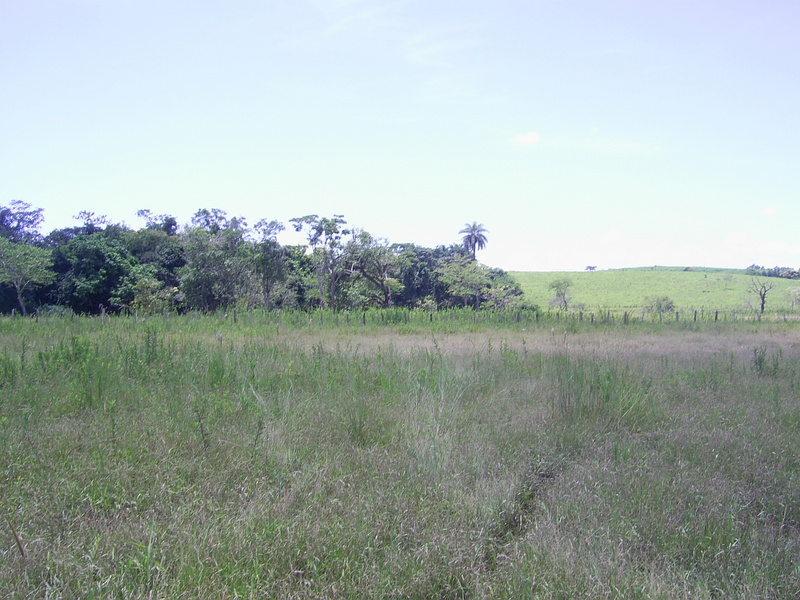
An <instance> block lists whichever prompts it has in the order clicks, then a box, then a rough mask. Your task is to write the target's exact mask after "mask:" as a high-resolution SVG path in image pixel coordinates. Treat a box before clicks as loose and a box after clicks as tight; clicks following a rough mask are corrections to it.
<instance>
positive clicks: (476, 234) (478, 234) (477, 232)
mask: <svg viewBox="0 0 800 600" xmlns="http://www.w3.org/2000/svg"><path fill="white" fill-rule="evenodd" d="M458 233H463V234H464V237H462V238H461V243H462V244H464V248H466V249H467V250H468V251H469V252H471V253H472V258H473V259H474V258H475V253H476V252H477V251H478V250H483V249H484V248H485V247H486V244H487V243H488V240H487V239H486V235H484V234H486V233H489V230H488V229H486V228H484V226H483V225H482V224H481V223H477V222H476V221H473V222H472V223H467V224H466V225H464V229H462V230H461V231H459V232H458Z"/></svg>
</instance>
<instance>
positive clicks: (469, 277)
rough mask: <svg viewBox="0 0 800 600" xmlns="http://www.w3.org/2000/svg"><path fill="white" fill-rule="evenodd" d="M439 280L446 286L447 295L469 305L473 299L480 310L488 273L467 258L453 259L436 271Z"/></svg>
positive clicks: (487, 283) (445, 262)
mask: <svg viewBox="0 0 800 600" xmlns="http://www.w3.org/2000/svg"><path fill="white" fill-rule="evenodd" d="M436 273H437V275H438V277H439V280H440V281H441V282H442V283H444V284H445V285H446V286H447V290H448V293H449V294H451V295H452V296H455V297H456V298H460V299H461V300H462V301H463V302H464V306H468V305H469V301H470V300H471V299H474V301H475V304H474V306H475V308H476V309H478V308H480V298H481V293H482V292H483V291H484V290H485V289H486V288H487V287H489V282H490V278H489V271H488V269H486V267H483V266H481V265H479V264H478V263H477V262H475V261H474V260H473V259H471V258H468V257H453V258H450V259H447V260H445V261H443V262H442V263H441V265H440V266H439V268H438V269H437V270H436Z"/></svg>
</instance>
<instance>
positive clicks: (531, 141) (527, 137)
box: [513, 131, 542, 146]
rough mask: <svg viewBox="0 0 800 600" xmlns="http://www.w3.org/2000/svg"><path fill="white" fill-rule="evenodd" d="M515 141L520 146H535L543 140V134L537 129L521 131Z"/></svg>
mask: <svg viewBox="0 0 800 600" xmlns="http://www.w3.org/2000/svg"><path fill="white" fill-rule="evenodd" d="M513 141H514V143H515V144H517V145H519V146H533V145H535V144H538V143H539V142H541V141H542V134H541V133H537V132H536V131H531V132H528V133H521V134H519V135H518V136H516V137H515V138H514V140H513Z"/></svg>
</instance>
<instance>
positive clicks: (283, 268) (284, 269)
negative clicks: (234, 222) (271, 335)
mask: <svg viewBox="0 0 800 600" xmlns="http://www.w3.org/2000/svg"><path fill="white" fill-rule="evenodd" d="M255 229H256V231H257V232H258V234H259V238H260V239H259V240H258V241H257V242H256V244H255V246H254V248H253V251H254V252H253V259H254V262H255V271H256V276H257V278H258V283H259V285H260V287H261V296H262V298H263V299H264V308H266V309H269V308H271V306H272V300H273V298H272V297H273V292H274V291H275V289H276V286H278V284H280V283H282V282H284V281H286V277H287V274H288V264H287V261H286V254H285V252H284V250H283V248H282V247H281V245H280V244H279V243H278V239H277V235H278V233H280V232H281V231H283V230H284V226H283V223H280V222H278V221H267V220H266V219H261V220H260V221H259V222H258V223H256V227H255Z"/></svg>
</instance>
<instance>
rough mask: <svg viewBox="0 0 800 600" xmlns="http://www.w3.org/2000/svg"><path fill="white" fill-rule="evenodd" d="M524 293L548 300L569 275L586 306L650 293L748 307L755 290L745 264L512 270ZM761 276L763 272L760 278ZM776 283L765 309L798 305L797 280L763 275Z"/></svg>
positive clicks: (640, 299)
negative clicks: (729, 266)
mask: <svg viewBox="0 0 800 600" xmlns="http://www.w3.org/2000/svg"><path fill="white" fill-rule="evenodd" d="M511 275H512V276H513V277H514V278H515V279H516V280H517V281H518V282H519V283H520V285H521V286H522V289H523V290H524V292H525V295H526V297H527V298H529V299H530V300H531V301H532V302H535V303H536V304H538V305H539V306H541V307H543V308H546V307H548V306H549V303H550V299H551V298H552V297H553V292H552V290H550V289H549V288H548V286H549V284H550V283H551V282H552V281H555V280H556V279H561V278H564V277H567V278H569V279H571V280H572V282H573V286H572V296H573V302H574V303H575V304H576V306H577V305H578V304H581V305H584V306H585V309H586V310H600V309H606V310H639V309H642V308H644V307H645V306H647V305H648V304H649V302H648V299H649V298H653V297H662V296H668V297H669V298H670V299H671V300H672V301H673V302H674V303H675V306H676V308H677V309H678V310H688V309H704V310H738V309H741V310H747V309H749V308H750V307H751V306H755V303H756V296H755V294H754V293H753V292H752V291H749V290H748V287H750V285H751V284H752V281H753V277H751V276H750V275H748V274H747V273H746V271H744V270H737V269H712V268H694V267H693V268H691V269H689V270H686V269H685V268H684V267H646V268H636V269H610V270H607V271H581V272H520V271H516V272H512V273H511ZM762 279H763V278H762ZM765 281H767V282H768V283H770V284H774V286H775V287H774V288H773V289H772V290H770V291H769V292H768V294H767V306H766V308H767V311H769V312H783V311H792V310H796V309H798V308H800V307H798V306H797V305H796V303H795V304H793V303H792V298H791V295H790V290H791V289H792V288H800V281H797V280H790V279H780V278H774V277H773V278H769V279H766V280H765Z"/></svg>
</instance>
